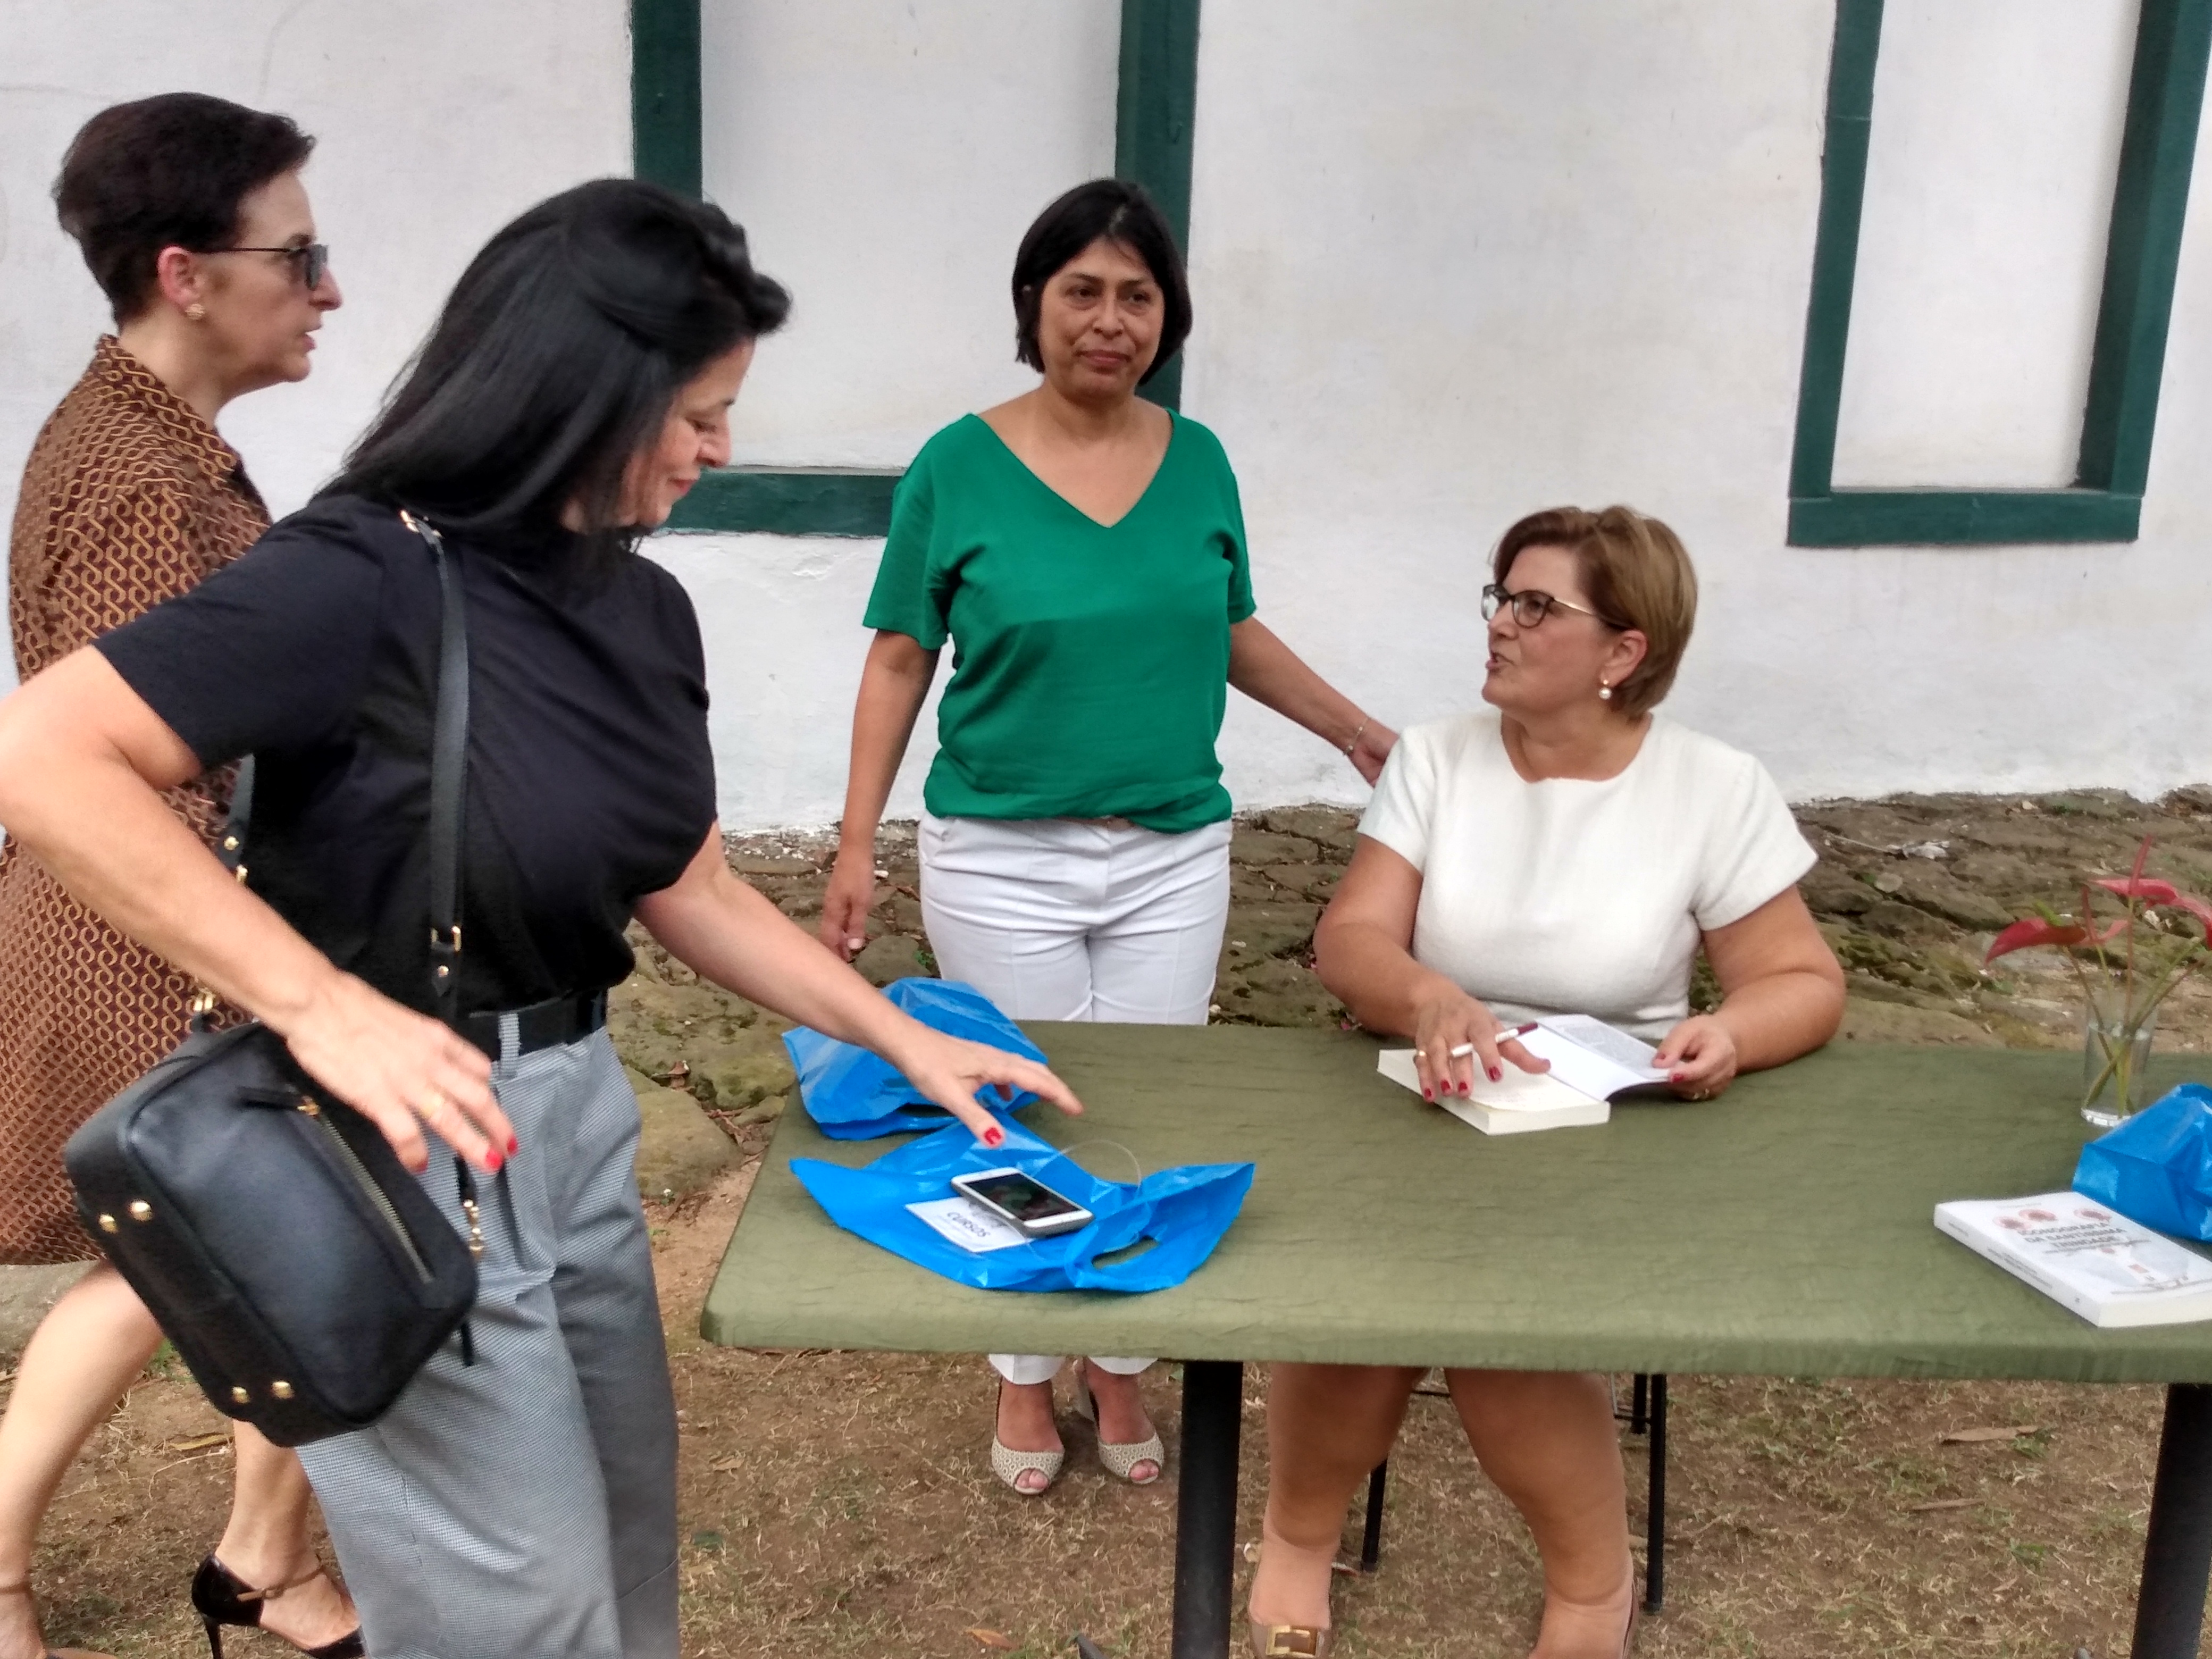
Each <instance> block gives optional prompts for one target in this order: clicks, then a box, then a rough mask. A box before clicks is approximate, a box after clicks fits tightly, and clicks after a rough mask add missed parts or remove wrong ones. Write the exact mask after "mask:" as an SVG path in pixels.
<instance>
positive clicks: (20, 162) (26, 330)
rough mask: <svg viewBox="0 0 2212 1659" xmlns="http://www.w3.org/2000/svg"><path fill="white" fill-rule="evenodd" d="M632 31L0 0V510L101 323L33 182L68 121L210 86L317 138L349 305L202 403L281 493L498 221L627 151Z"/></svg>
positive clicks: (401, 353) (625, 164) (520, 17)
mask: <svg viewBox="0 0 2212 1659" xmlns="http://www.w3.org/2000/svg"><path fill="white" fill-rule="evenodd" d="M157 92H207V93H213V94H216V95H217V96H219V97H223V98H230V99H234V100H237V101H238V102H240V103H244V104H248V105H252V106H255V107H258V108H264V109H275V110H282V111H283V112H285V113H287V114H289V115H290V116H291V117H292V118H294V119H295V120H296V121H298V122H299V123H300V124H301V126H303V127H305V128H306V129H307V131H309V132H312V133H313V134H314V135H316V137H317V139H318V141H319V142H318V143H317V146H316V150H315V154H314V156H313V160H311V161H309V163H308V167H307V174H306V177H307V190H308V194H309V197H311V199H312V200H313V204H314V208H315V217H316V222H317V225H318V228H319V231H320V233H321V234H322V236H323V240H325V241H326V242H328V243H329V244H330V247H331V269H332V270H334V271H335V272H336V273H337V278H338V282H339V284H340V287H341V289H343V293H344V295H345V301H346V302H345V304H344V305H343V307H341V308H340V309H339V310H337V312H335V313H332V314H331V317H330V318H329V319H328V321H327V322H326V323H325V325H324V328H323V331H322V334H321V335H320V337H319V339H320V345H319V349H318V350H317V352H316V354H315V371H314V373H313V375H312V376H310V378H309V379H308V380H306V381H305V382H303V383H301V384H300V385H297V386H277V387H272V388H271V389H270V390H268V391H266V392H257V393H255V394H254V395H253V396H252V397H250V398H242V399H240V401H239V402H237V403H236V404H233V405H232V406H231V407H230V409H229V410H227V411H225V413H224V416H223V418H222V429H223V433H224V435H225V436H227V437H228V438H229V440H230V441H232V442H233V443H234V444H235V445H236V446H237V447H238V448H239V450H240V453H242V454H244V456H245V457H246V466H247V469H248V471H250V472H252V475H253V477H254V479H255V481H256V482H257V483H259V485H260V486H261V488H262V490H263V493H264V495H267V496H268V498H269V503H270V507H271V508H272V509H273V510H275V511H276V512H277V513H283V512H286V511H288V510H289V509H290V508H292V507H297V506H298V505H299V504H300V503H301V501H305V500H306V499H307V496H308V495H310V494H312V493H313V490H314V489H315V487H316V485H317V484H319V483H321V481H322V480H323V479H325V478H326V477H329V476H330V474H331V472H332V471H334V470H335V469H336V467H337V461H338V458H339V457H340V455H341V454H342V453H343V451H344V449H345V447H346V445H347V443H348V442H349V441H351V440H352V438H353V437H354V435H356V433H358V432H359V431H360V430H361V429H362V427H363V426H365V425H366V424H367V423H368V419H369V416H371V415H372V414H373V413H374V410H375V409H376V406H377V404H378V401H379V400H380V398H381V397H382V395H383V393H384V391H385V388H386V386H387V384H388V383H389V382H390V380H391V379H392V375H393V374H395V373H397V371H398V368H399V367H400V365H401V364H402V363H404V362H405V361H406V359H407V356H408V354H409V353H410V352H411V351H412V350H413V349H414V348H415V346H416V344H417V343H419V342H420V340H421V338H422V335H423V333H424V332H425V331H427V330H428V326H429V325H430V321H431V319H432V318H433V317H434V316H435V314H436V312H437V307H438V305H439V302H440V301H441V300H442V299H443V298H444V296H445V294H446V291H447V289H450V288H451V287H452V286H453V279H454V278H455V277H456V276H459V274H460V270H461V267H462V266H463V265H464V264H466V263H467V261H468V258H469V256H470V255H471V254H472V253H473V252H475V251H476V250H477V247H478V246H481V245H482V244H483V241H484V240H485V239H486V238H487V237H489V235H490V234H491V233H492V232H493V231H494V230H496V229H497V228H499V227H500V226H501V224H502V223H504V222H506V221H507V220H508V219H510V218H512V217H513V216H514V215H515V214H516V213H518V212H520V210H522V209H523V208H526V207H527V206H528V205H530V204H531V203H532V202H534V201H537V200H538V199H539V198H540V197H544V196H546V195H548V194H550V193H551V192H552V191H556V190H558V189H561V188H562V187H563V186H565V185H571V184H574V183H576V182H577V181H578V180H580V179H589V178H596V177H599V176H602V175H605V174H607V173H627V172H628V171H629V155H630V143H629V25H628V21H627V15H626V11H625V9H624V8H623V6H622V5H621V4H620V3H618V0H470V3H468V4H465V5H450V4H446V3H442V0H373V3H366V4H364V3H358V0H68V3H66V4H64V5H54V4H49V3H42V0H0V512H4V513H6V514H7V515H8V517H9V519H10V520H12V518H13V516H14V513H15V492H16V489H17V487H18V485H19V483H20V482H21V476H22V463H23V459H24V457H25V456H26V455H27V454H28V453H29V451H30V447H31V441H32V440H33V437H35V436H36V435H37V433H38V429H39V427H40V424H41V423H42V422H44V421H45V420H46V416H47V415H48V414H50V413H51V412H52V409H53V406H54V404H56V403H58V401H59V400H60V398H61V397H62V394H63V393H64V392H66V391H67V390H68V389H69V387H70V385H71V384H72V383H73V382H74V381H75V380H76V378H77V376H78V375H79V374H82V372H83V370H84V366H85V362H86V361H87V360H88V358H89V357H90V356H91V354H92V346H93V342H94V340H95V339H96V338H97V337H99V335H100V333H101V332H103V331H106V330H108V329H110V328H112V322H111V320H110V319H109V318H108V315H107V310H106V303H105V301H103V300H102V298H101V297H100V292H99V290H98V289H96V288H95V287H94V284H93V282H92V279H91V277H90V276H88V275H87V273H86V271H85V269H84V264H83V262H82V259H81V258H80V257H79V255H78V253H77V249H76V244H75V243H74V242H72V241H70V240H69V238H68V237H66V236H64V234H62V233H61V230H60V228H58V226H57V225H56V224H55V222H54V214H53V204H52V198H51V197H50V196H49V195H48V191H50V190H51V189H52V184H53V179H54V174H55V173H56V172H57V171H58V169H59V167H60V164H61V157H62V152H63V151H64V149H67V148H68V145H69V141H70V137H72V136H73V135H74V134H75V133H76V130H77V128H78V127H79V126H81V125H83V123H84V121H85V120H86V119H87V118H88V117H90V116H91V115H93V114H94V112H97V111H99V110H100V109H103V108H105V107H106V106H108V105H110V104H113V103H119V102H121V101H122V100H125V99H129V98H142V97H145V96H148V95H149V94H153V93H157ZM8 671H9V670H8V666H7V665H6V663H5V662H4V661H0V675H6V674H7V673H8ZM0 684H4V682H0Z"/></svg>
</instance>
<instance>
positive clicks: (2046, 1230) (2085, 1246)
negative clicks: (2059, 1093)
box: [1936, 1193, 2212, 1328]
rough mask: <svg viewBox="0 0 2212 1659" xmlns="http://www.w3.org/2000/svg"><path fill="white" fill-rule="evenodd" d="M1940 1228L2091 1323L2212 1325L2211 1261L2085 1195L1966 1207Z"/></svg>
mask: <svg viewBox="0 0 2212 1659" xmlns="http://www.w3.org/2000/svg"><path fill="white" fill-rule="evenodd" d="M1936 1225H1937V1226H1938V1227H1940V1228H1942V1230H1943V1231H1945V1232H1947V1233H1948V1234H1949V1235H1950V1236H1951V1237H1954V1238H1955V1239H1957V1240H1958V1241H1959V1242H1960V1243H1961V1244H1964V1245H1965V1246H1966V1248H1967V1249H1970V1250H1973V1251H1975V1252H1976V1253H1978V1254H1979V1255H1985V1256H1987V1257H1989V1259H1990V1261H1994V1262H1996V1264H1997V1266H1998V1267H2002V1268H2003V1269H2004V1270H2005V1271H2006V1272H2007V1273H2013V1274H2015V1275H2017V1276H2018V1277H2020V1278H2021V1279H2026V1280H2027V1282H2028V1283H2029V1284H2031V1285H2034V1286H2035V1288H2036V1289H2037V1290H2039V1291H2042V1292H2043V1293H2044V1295H2045V1296H2047V1297H2050V1298H2051V1300H2052V1301H2053V1302H2056V1303H2057V1304H2060V1305H2061V1306H2062V1307H2065V1308H2069V1309H2071V1310H2073V1311H2074V1312H2075V1313H2077V1314H2079V1315H2081V1317H2082V1318H2084V1319H2086V1320H2087V1321H2088V1322H2090V1323H2091V1324H2092V1325H2100V1326H2104V1327H2106V1328H2118V1327H2122V1326H2135V1325H2180V1324H2185V1323H2187V1322H2190V1321H2191V1320H2197V1319H2212V1261H2206V1260H2205V1259H2204V1258H2203V1256H2201V1255H2197V1252H2196V1251H2194V1250H2190V1249H2183V1248H2182V1247H2181V1246H2180V1245H2179V1244H2177V1243H2174V1242H2173V1241H2172V1239H2170V1238H2167V1237H2165V1236H2164V1235H2163V1234H2161V1233H2154V1232H2153V1231H2151V1230H2150V1229H2149V1228H2148V1227H2143V1226H2138V1225H2136V1223H2134V1222H2132V1221H2130V1220H2129V1219H2128V1218H2126V1217H2125V1216H2124V1215H2116V1214H2115V1213H2113V1212H2112V1211H2111V1210H2109V1209H2107V1208H2106V1207H2105V1206H2103V1205H2101V1204H2100V1203H2098V1202H2096V1201H2095V1200H2093V1199H2087V1198H2084V1197H2082V1196H2081V1194H2079V1193H2045V1194H2042V1196H2040V1197H2039V1198H1996V1199H1957V1200H1953V1201H1952V1202H1951V1203H1948V1204H1938V1205H1937V1206H1936Z"/></svg>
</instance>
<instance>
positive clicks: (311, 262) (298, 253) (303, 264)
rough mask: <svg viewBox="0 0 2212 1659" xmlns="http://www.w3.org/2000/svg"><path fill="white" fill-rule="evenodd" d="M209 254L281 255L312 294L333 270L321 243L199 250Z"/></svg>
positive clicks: (329, 254) (206, 248) (327, 253)
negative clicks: (288, 261)
mask: <svg viewBox="0 0 2212 1659" xmlns="http://www.w3.org/2000/svg"><path fill="white" fill-rule="evenodd" d="M197 251H198V252H201V253H203V254H208V253H281V254H283V256H284V257H285V258H287V259H289V260H290V261H291V262H292V269H293V270H295V271H296V272H298V273H299V276H300V280H301V282H302V283H306V284H307V291H308V292H309V293H310V294H312V293H313V292H314V291H315V289H319V288H320V287H321V286H322V285H323V277H324V276H325V274H327V273H328V271H329V270H330V268H331V251H330V249H329V248H328V247H326V246H324V245H323V244H322V243H320V242H304V243H301V245H300V246H296V247H205V248H201V249H199V250H197Z"/></svg>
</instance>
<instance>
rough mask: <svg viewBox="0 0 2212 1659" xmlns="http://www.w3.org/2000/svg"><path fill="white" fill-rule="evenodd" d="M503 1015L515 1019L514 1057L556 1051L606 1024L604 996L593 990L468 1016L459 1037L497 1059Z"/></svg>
mask: <svg viewBox="0 0 2212 1659" xmlns="http://www.w3.org/2000/svg"><path fill="white" fill-rule="evenodd" d="M504 1014H513V1016H514V1021H515V1025H516V1027H517V1030H516V1031H515V1046H514V1051H515V1053H516V1054H535V1053H536V1052H537V1051H538V1049H540V1048H558V1047H560V1045H561V1044H562V1043H564V1042H575V1041H577V1040H578V1039H579V1038H580V1037H587V1036H591V1034H592V1032H594V1031H596V1030H599V1028H600V1027H601V1026H602V1025H605V1024H606V1023H607V994H606V993H605V991H594V992H592V994H590V995H589V996H573V997H548V998H546V1000H544V1001H543V1002H533V1003H532V1004H531V1005H530V1006H528V1007H527V1008H509V1009H506V1010H504V1011H503V1012H492V1011H490V1010H486V1011H485V1012H482V1013H476V1014H470V1015H467V1016H465V1018H463V1019H462V1021H461V1035H462V1036H465V1037H466V1038H467V1039H468V1040H469V1041H470V1042H473V1043H475V1044H476V1046H477V1048H481V1049H483V1051H484V1053H486V1054H489V1055H490V1056H491V1057H492V1059H493V1060H498V1058H499V1023H500V1020H501V1018H503V1016H504Z"/></svg>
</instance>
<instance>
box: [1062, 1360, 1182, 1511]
mask: <svg viewBox="0 0 2212 1659" xmlns="http://www.w3.org/2000/svg"><path fill="white" fill-rule="evenodd" d="M1075 1414H1076V1415H1077V1416H1079V1417H1080V1418H1082V1419H1084V1420H1085V1422H1087V1423H1089V1424H1090V1425H1091V1427H1092V1428H1094V1429H1095V1428H1097V1426H1098V1401H1097V1399H1096V1398H1095V1397H1094V1396H1093V1395H1092V1394H1091V1378H1090V1376H1089V1374H1088V1372H1087V1370H1079V1371H1078V1372H1077V1373H1076V1378H1075ZM1098 1461H1099V1462H1101V1463H1103V1464H1104V1465H1105V1466H1106V1473H1107V1474H1110V1475H1112V1476H1113V1477H1114V1478H1115V1480H1127V1482H1128V1483H1129V1484H1130V1485H1131V1486H1151V1485H1152V1482H1154V1481H1155V1480H1158V1479H1159V1478H1160V1476H1161V1475H1162V1474H1164V1473H1166V1471H1167V1466H1168V1449H1167V1447H1166V1446H1165V1445H1164V1443H1162V1442H1161V1440H1160V1437H1159V1434H1158V1431H1154V1433H1153V1435H1152V1438H1151V1439H1149V1440H1130V1441H1126V1442H1124V1443H1121V1445H1118V1446H1117V1445H1109V1443H1107V1440H1106V1437H1105V1436H1103V1434H1102V1435H1100V1436H1099V1437H1098ZM1139 1463H1150V1464H1151V1465H1152V1473H1151V1474H1148V1475H1146V1477H1145V1478H1144V1479H1143V1480H1137V1479H1136V1478H1135V1477H1134V1476H1133V1475H1132V1474H1130V1473H1129V1471H1130V1470H1131V1469H1133V1468H1136V1467H1137V1465H1138V1464H1139Z"/></svg>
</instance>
